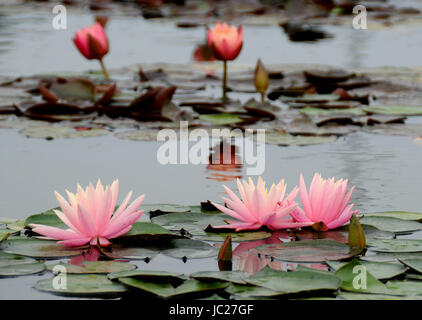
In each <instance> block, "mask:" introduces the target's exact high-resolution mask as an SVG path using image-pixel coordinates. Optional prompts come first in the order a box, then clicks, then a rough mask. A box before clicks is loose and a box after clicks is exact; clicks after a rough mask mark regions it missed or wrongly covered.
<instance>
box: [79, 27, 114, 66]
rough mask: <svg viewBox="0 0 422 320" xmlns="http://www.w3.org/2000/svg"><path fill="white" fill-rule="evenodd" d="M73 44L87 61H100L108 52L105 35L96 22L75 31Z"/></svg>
mask: <svg viewBox="0 0 422 320" xmlns="http://www.w3.org/2000/svg"><path fill="white" fill-rule="evenodd" d="M73 42H74V43H75V45H76V47H77V48H78V50H79V51H80V53H82V54H83V55H84V57H85V58H87V59H88V60H92V59H97V60H101V59H102V58H103V57H104V56H105V55H106V54H107V53H108V50H109V47H108V39H107V35H106V33H105V31H104V28H103V26H102V25H101V24H100V23H98V22H96V23H94V24H93V25H92V26H89V27H86V28H83V29H80V30H78V31H76V33H75V37H74V38H73Z"/></svg>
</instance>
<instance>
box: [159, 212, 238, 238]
mask: <svg viewBox="0 0 422 320" xmlns="http://www.w3.org/2000/svg"><path fill="white" fill-rule="evenodd" d="M226 219H230V217H229V216H228V215H226V214H223V213H219V214H213V215H211V214H206V213H199V212H178V213H169V214H165V215H161V216H157V217H154V218H152V219H151V221H152V222H153V223H156V224H159V225H160V226H162V227H164V228H166V229H168V230H173V231H180V230H182V229H183V230H186V231H188V232H189V233H190V234H192V235H205V232H204V229H205V228H206V227H207V226H208V225H212V226H217V225H225V224H226V223H225V222H224V220H226Z"/></svg>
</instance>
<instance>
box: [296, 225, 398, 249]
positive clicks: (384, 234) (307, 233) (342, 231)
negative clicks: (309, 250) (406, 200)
mask: <svg viewBox="0 0 422 320" xmlns="http://www.w3.org/2000/svg"><path fill="white" fill-rule="evenodd" d="M362 228H363V231H364V232H365V237H366V239H393V238H394V237H395V235H394V233H393V232H388V231H382V230H379V229H377V228H375V227H372V226H369V225H362ZM294 234H295V236H296V237H297V238H298V239H300V240H316V239H327V240H334V241H338V242H342V243H346V244H347V243H348V237H349V226H348V225H345V226H342V227H340V228H337V229H334V230H328V231H324V232H315V231H314V230H310V229H301V230H296V231H295V232H294Z"/></svg>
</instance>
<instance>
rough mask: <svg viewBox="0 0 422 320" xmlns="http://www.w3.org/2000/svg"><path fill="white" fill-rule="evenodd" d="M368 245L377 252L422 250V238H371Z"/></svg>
mask: <svg viewBox="0 0 422 320" xmlns="http://www.w3.org/2000/svg"><path fill="white" fill-rule="evenodd" d="M368 246H370V249H371V250H372V251H376V252H394V253H401V252H422V240H414V239H391V240H371V241H368Z"/></svg>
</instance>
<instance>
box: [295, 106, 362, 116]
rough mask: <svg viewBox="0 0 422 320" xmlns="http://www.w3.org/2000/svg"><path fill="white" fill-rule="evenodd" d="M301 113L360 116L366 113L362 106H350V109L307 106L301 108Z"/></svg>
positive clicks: (309, 114)
mask: <svg viewBox="0 0 422 320" xmlns="http://www.w3.org/2000/svg"><path fill="white" fill-rule="evenodd" d="M300 113H303V114H306V115H308V116H333V115H346V116H355V117H360V116H364V115H365V114H366V113H365V111H364V110H363V109H361V108H348V109H344V108H341V109H335V108H331V109H322V108H314V107H306V108H303V109H301V110H300Z"/></svg>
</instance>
